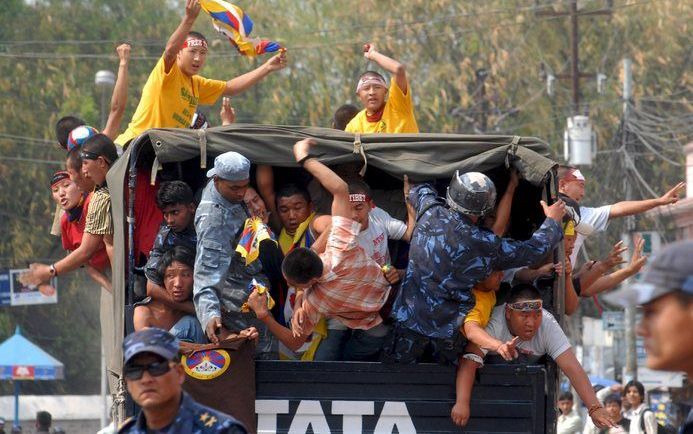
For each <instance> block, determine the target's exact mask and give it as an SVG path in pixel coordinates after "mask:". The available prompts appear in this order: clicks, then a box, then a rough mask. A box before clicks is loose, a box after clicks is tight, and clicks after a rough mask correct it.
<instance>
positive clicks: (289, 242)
mask: <svg viewBox="0 0 693 434" xmlns="http://www.w3.org/2000/svg"><path fill="white" fill-rule="evenodd" d="M314 218H315V212H313V213H311V214H310V215H309V216H308V218H307V219H305V220H304V221H303V223H301V224H300V225H298V228H297V229H296V232H295V233H294V235H289V233H288V232H286V229H284V228H282V230H281V232H280V233H279V247H280V248H281V249H282V253H283V254H285V255H286V254H288V253H289V251H290V250H291V247H292V246H294V245H298V246H299V247H310V246H311V245H313V241H315V237H314V236H313V234H312V232H311V231H310V223H311V222H312V221H313V219H314Z"/></svg>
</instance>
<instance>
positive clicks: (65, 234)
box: [60, 193, 109, 271]
mask: <svg viewBox="0 0 693 434" xmlns="http://www.w3.org/2000/svg"><path fill="white" fill-rule="evenodd" d="M90 199H91V193H90V194H89V195H88V196H87V198H86V199H84V203H82V214H81V215H80V216H79V219H77V220H73V221H70V220H69V219H68V213H64V214H63V215H62V217H60V233H61V237H62V241H63V249H65V250H69V251H74V250H77V248H78V247H79V245H80V244H82V235H84V224H85V223H86V220H87V210H88V209H89V200H90ZM89 265H91V266H92V267H94V268H96V269H97V270H99V271H103V270H104V269H105V268H106V267H108V266H109V262H108V255H107V254H106V248H105V247H104V246H103V245H101V248H100V249H99V250H97V251H96V253H94V254H93V255H92V257H91V259H89Z"/></svg>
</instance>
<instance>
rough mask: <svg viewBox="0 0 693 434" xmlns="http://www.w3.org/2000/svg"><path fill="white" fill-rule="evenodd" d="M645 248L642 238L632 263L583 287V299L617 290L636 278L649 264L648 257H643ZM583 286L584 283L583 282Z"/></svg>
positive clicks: (634, 252) (581, 294)
mask: <svg viewBox="0 0 693 434" xmlns="http://www.w3.org/2000/svg"><path fill="white" fill-rule="evenodd" d="M644 247H645V240H644V239H642V238H640V239H638V240H637V241H636V243H635V249H634V250H633V256H632V257H631V260H630V262H629V263H628V265H626V266H625V267H623V268H621V269H619V270H616V271H614V272H613V273H609V274H605V275H603V276H601V277H599V278H598V279H597V280H596V281H594V283H592V284H590V285H589V286H587V287H584V286H582V289H581V290H580V294H579V295H580V296H581V297H592V296H594V295H597V294H601V293H603V292H605V291H608V290H610V289H613V288H615V287H616V286H618V285H619V284H620V283H621V282H623V281H624V280H626V279H628V278H630V277H633V276H635V275H636V274H638V273H639V272H640V270H642V268H643V267H644V266H645V263H646V262H647V256H643V255H642V250H643V248H644ZM581 285H582V282H581Z"/></svg>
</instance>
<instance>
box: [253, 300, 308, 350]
mask: <svg viewBox="0 0 693 434" xmlns="http://www.w3.org/2000/svg"><path fill="white" fill-rule="evenodd" d="M248 306H249V307H250V308H251V309H252V310H253V312H255V315H256V316H257V319H259V320H260V321H262V322H263V323H264V324H265V325H266V326H267V329H269V331H270V333H272V334H273V335H274V336H276V337H277V339H279V341H280V342H281V343H282V344H284V345H285V346H286V347H287V348H289V349H290V350H291V351H297V350H298V349H299V348H301V346H303V344H305V343H306V340H307V339H308V338H309V337H310V335H308V336H306V335H299V336H294V334H293V333H292V332H291V330H289V329H288V328H287V327H284V326H283V325H281V324H279V323H278V322H277V320H275V319H274V317H273V316H272V314H271V313H270V311H269V309H268V308H267V294H266V293H265V294H262V295H261V294H258V292H257V289H254V290H253V292H252V293H251V294H250V296H249V297H248Z"/></svg>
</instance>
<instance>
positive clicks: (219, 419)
mask: <svg viewBox="0 0 693 434" xmlns="http://www.w3.org/2000/svg"><path fill="white" fill-rule="evenodd" d="M178 350H179V345H178V340H177V339H176V338H175V337H174V336H173V335H172V334H170V333H169V332H167V331H165V330H162V329H158V328H147V329H144V330H141V331H139V332H135V333H133V334H131V335H129V336H127V337H126V338H125V341H124V342H123V353H124V359H125V360H124V362H125V366H124V369H123V376H124V378H125V381H126V383H127V387H128V392H129V393H130V396H132V399H133V400H134V401H135V402H136V403H137V404H138V405H139V406H140V407H142V411H141V412H140V414H139V415H138V416H136V417H133V418H130V419H128V420H126V421H125V422H124V423H123V425H122V426H121V427H120V428H119V429H118V432H119V433H133V434H152V433H157V434H178V433H180V434H184V433H185V434H207V433H214V434H220V433H224V434H246V433H247V431H246V429H245V428H244V427H243V425H242V424H241V423H240V422H238V421H237V420H236V419H234V418H233V417H231V416H228V415H226V414H224V413H221V412H219V411H216V410H212V409H211V408H209V407H205V406H204V405H201V404H198V403H197V402H195V401H194V400H193V399H192V398H191V397H190V396H189V395H188V394H186V393H185V392H183V389H182V385H183V381H184V380H185V372H184V371H183V367H182V366H181V364H180V358H179V354H178Z"/></svg>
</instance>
